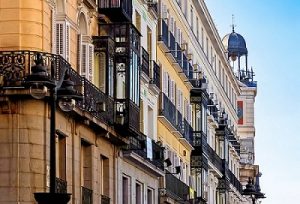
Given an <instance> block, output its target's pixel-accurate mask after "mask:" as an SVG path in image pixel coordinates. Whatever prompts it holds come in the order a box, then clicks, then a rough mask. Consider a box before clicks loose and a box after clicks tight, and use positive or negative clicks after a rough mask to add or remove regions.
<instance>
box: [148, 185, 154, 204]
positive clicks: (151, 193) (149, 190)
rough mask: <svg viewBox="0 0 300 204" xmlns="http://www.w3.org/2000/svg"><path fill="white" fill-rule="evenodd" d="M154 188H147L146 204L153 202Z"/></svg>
mask: <svg viewBox="0 0 300 204" xmlns="http://www.w3.org/2000/svg"><path fill="white" fill-rule="evenodd" d="M153 192H154V190H153V189H151V188H148V189H147V204H153V203H154V202H153V201H154V198H153V197H154V193H153Z"/></svg>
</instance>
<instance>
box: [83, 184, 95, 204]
mask: <svg viewBox="0 0 300 204" xmlns="http://www.w3.org/2000/svg"><path fill="white" fill-rule="evenodd" d="M92 196H93V190H91V189H89V188H86V187H83V186H81V203H82V204H92V203H93V199H92Z"/></svg>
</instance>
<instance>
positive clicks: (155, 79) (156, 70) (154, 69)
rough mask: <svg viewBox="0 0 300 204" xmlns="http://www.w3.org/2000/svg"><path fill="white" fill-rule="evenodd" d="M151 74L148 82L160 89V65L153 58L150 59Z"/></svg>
mask: <svg viewBox="0 0 300 204" xmlns="http://www.w3.org/2000/svg"><path fill="white" fill-rule="evenodd" d="M150 71H151V74H150V78H151V80H150V83H151V84H155V85H156V86H157V88H159V89H160V67H159V66H158V64H156V62H155V61H154V60H151V69H150Z"/></svg>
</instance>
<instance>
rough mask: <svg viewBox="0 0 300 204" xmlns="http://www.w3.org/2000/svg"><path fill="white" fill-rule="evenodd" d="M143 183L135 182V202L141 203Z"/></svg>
mask: <svg viewBox="0 0 300 204" xmlns="http://www.w3.org/2000/svg"><path fill="white" fill-rule="evenodd" d="M143 197H144V196H143V185H142V184H141V183H139V182H137V183H136V184H135V203H137V204H143Z"/></svg>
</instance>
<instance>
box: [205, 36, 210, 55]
mask: <svg viewBox="0 0 300 204" xmlns="http://www.w3.org/2000/svg"><path fill="white" fill-rule="evenodd" d="M205 48H206V49H205V51H206V56H207V57H208V56H209V53H208V38H206V47H205Z"/></svg>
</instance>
